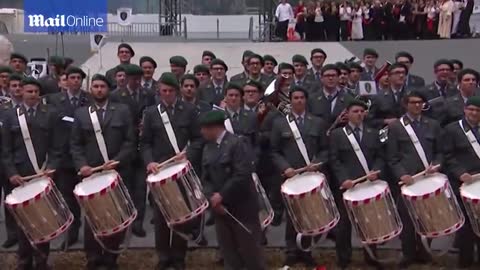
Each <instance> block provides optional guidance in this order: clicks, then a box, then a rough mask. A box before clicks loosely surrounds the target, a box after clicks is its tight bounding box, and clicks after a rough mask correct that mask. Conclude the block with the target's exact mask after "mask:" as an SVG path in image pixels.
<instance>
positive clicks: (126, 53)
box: [118, 48, 132, 63]
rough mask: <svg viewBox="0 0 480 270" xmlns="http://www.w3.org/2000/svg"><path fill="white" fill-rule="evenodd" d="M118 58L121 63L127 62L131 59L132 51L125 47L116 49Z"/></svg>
mask: <svg viewBox="0 0 480 270" xmlns="http://www.w3.org/2000/svg"><path fill="white" fill-rule="evenodd" d="M118 59H119V60H120V62H121V63H129V62H130V59H132V53H131V52H130V50H129V49H127V48H121V49H120V50H118Z"/></svg>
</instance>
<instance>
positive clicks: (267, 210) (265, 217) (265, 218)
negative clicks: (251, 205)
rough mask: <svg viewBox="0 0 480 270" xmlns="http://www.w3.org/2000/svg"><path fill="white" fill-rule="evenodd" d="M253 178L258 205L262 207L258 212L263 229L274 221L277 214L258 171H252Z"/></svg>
mask: <svg viewBox="0 0 480 270" xmlns="http://www.w3.org/2000/svg"><path fill="white" fill-rule="evenodd" d="M252 179H253V183H254V184H255V190H256V191H257V195H258V205H259V209H260V210H259V212H258V218H259V219H260V225H261V226H262V230H263V229H265V228H266V227H268V225H270V223H272V221H273V217H274V215H275V214H274V212H273V208H272V205H271V204H270V201H269V200H268V196H267V193H266V192H265V189H264V188H263V186H262V183H261V182H260V178H258V175H257V174H256V173H252Z"/></svg>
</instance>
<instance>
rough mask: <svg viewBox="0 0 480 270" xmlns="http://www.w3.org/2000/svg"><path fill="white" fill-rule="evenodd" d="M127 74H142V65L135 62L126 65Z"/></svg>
mask: <svg viewBox="0 0 480 270" xmlns="http://www.w3.org/2000/svg"><path fill="white" fill-rule="evenodd" d="M125 74H126V75H127V76H142V75H143V70H142V68H141V67H140V66H138V65H135V64H129V65H126V66H125Z"/></svg>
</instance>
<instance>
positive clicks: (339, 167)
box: [329, 99, 385, 269]
mask: <svg viewBox="0 0 480 270" xmlns="http://www.w3.org/2000/svg"><path fill="white" fill-rule="evenodd" d="M346 109H347V118H348V124H347V125H346V126H345V127H344V128H337V129H335V130H333V132H332V134H331V135H330V136H329V138H330V144H329V145H330V151H329V162H330V168H331V170H332V172H333V174H334V177H335V179H336V180H337V181H338V186H341V187H342V189H344V190H346V189H350V188H352V187H353V181H352V180H353V179H355V178H359V177H362V176H364V175H366V174H368V173H369V172H370V171H378V170H380V171H381V170H383V167H384V165H385V164H384V155H383V148H382V145H381V144H380V141H379V138H378V130H375V129H372V128H370V127H368V126H367V125H366V124H365V123H364V119H365V111H366V110H367V109H368V107H367V105H366V104H365V103H364V102H363V101H361V100H356V99H355V100H352V101H350V102H349V103H348V105H347V107H346ZM347 134H348V135H350V134H353V135H354V139H352V140H355V141H351V140H350V139H349V137H348V136H347ZM354 145H359V146H360V150H359V152H360V153H358V152H357V151H355V150H354V149H355V148H356V147H354ZM360 154H361V155H363V157H364V159H359V158H358V155H360ZM365 169H367V170H368V171H366V170H365ZM378 178H379V175H378V174H371V175H369V177H368V180H370V181H375V180H377V179H378ZM334 193H336V194H335V197H336V200H337V207H338V209H339V212H340V222H339V223H338V225H337V227H336V229H337V237H336V246H335V247H336V251H337V265H338V266H339V267H340V268H341V269H344V268H347V267H348V265H349V264H350V262H351V257H352V226H351V224H350V220H349V218H348V214H347V211H346V209H345V205H344V203H343V199H342V192H335V191H334ZM371 248H372V249H373V250H375V245H372V246H371ZM364 254H365V260H366V262H367V264H369V265H371V266H375V267H377V268H381V265H380V263H378V262H377V261H374V260H372V259H371V258H370V257H369V256H368V254H366V253H364Z"/></svg>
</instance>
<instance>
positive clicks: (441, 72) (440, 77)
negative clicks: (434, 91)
mask: <svg viewBox="0 0 480 270" xmlns="http://www.w3.org/2000/svg"><path fill="white" fill-rule="evenodd" d="M451 72H452V69H451V68H450V66H449V65H445V64H443V65H439V66H438V67H437V68H436V69H435V76H436V77H437V81H439V82H446V81H447V80H448V79H449V77H450V73H451Z"/></svg>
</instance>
